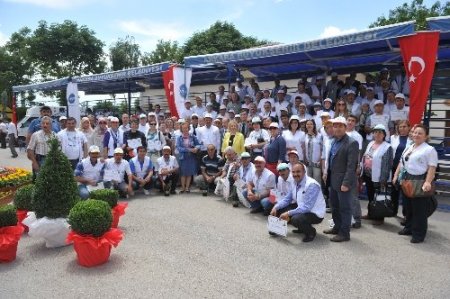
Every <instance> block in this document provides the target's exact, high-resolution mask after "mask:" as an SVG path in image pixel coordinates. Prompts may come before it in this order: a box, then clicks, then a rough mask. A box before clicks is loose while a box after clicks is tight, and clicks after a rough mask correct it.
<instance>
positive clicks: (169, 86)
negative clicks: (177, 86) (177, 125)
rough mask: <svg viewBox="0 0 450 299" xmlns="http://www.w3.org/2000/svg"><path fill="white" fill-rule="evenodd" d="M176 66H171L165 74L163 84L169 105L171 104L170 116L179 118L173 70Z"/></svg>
mask: <svg viewBox="0 0 450 299" xmlns="http://www.w3.org/2000/svg"><path fill="white" fill-rule="evenodd" d="M174 67H175V65H171V66H169V69H168V70H167V71H165V72H163V84H164V90H165V92H166V98H167V103H168V104H169V110H170V114H171V115H173V116H176V117H177V118H178V112H177V107H176V106H175V93H174V83H173V69H174Z"/></svg>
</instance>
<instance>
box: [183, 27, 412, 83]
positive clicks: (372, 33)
mask: <svg viewBox="0 0 450 299" xmlns="http://www.w3.org/2000/svg"><path fill="white" fill-rule="evenodd" d="M413 33H414V22H405V23H399V24H394V25H389V26H384V27H378V28H373V29H369V30H365V31H360V32H357V33H352V34H346V35H341V36H335V37H330V38H325V39H320V40H313V41H308V42H302V43H294V44H283V45H276V46H269V47H262V48H252V49H246V50H240V51H232V52H225V53H217V54H208V55H199V56H190V57H186V58H185V60H184V61H185V65H186V66H188V67H194V68H195V67H204V66H213V65H214V66H224V65H233V66H234V67H236V68H238V69H246V70H249V71H251V72H252V73H253V74H255V75H256V76H258V79H260V80H261V78H263V77H266V76H269V77H279V76H280V75H283V74H293V73H295V74H298V73H317V72H323V71H330V70H335V71H342V72H344V71H352V70H361V68H364V69H365V70H370V68H374V69H378V68H379V67H380V65H389V64H396V65H399V64H401V62H402V61H401V55H400V49H399V48H398V42H397V38H398V37H400V36H404V35H410V34H413Z"/></svg>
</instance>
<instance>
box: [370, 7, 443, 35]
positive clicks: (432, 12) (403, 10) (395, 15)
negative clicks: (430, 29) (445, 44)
mask: <svg viewBox="0 0 450 299" xmlns="http://www.w3.org/2000/svg"><path fill="white" fill-rule="evenodd" d="M449 14H450V2H449V1H447V2H446V3H445V4H444V5H442V4H441V2H440V1H436V2H435V3H434V4H433V5H431V7H429V8H428V7H427V6H426V5H424V4H423V0H413V1H411V3H410V4H408V3H406V2H405V3H403V4H402V5H400V6H398V7H396V8H394V9H391V10H389V16H388V17H387V18H386V17H385V16H381V17H378V19H377V20H376V21H375V22H373V23H372V24H370V26H369V27H370V28H373V27H379V26H385V25H390V24H396V23H401V22H406V21H412V20H415V21H416V30H425V29H427V24H426V18H429V17H438V16H446V15H449Z"/></svg>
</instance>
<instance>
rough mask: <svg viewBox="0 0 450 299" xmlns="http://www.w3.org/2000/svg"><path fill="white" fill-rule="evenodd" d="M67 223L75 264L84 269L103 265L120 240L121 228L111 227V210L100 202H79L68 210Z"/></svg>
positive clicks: (93, 200)
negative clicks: (75, 256) (75, 254)
mask: <svg viewBox="0 0 450 299" xmlns="http://www.w3.org/2000/svg"><path fill="white" fill-rule="evenodd" d="M69 223H70V225H71V229H72V230H71V231H70V233H69V235H68V236H67V242H68V243H70V242H73V248H74V249H75V252H76V253H77V260H78V263H79V264H80V265H82V266H85V267H93V266H98V265H101V264H103V263H106V262H107V261H108V259H109V256H110V254H111V247H112V246H114V247H117V245H119V242H120V241H121V240H122V237H123V234H122V231H121V230H120V229H117V228H111V223H112V213H111V208H110V206H109V205H108V203H106V202H104V201H101V200H95V199H89V200H85V201H80V202H78V203H77V204H76V205H75V206H74V207H73V208H72V210H70V214H69Z"/></svg>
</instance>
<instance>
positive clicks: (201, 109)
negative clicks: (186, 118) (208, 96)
mask: <svg viewBox="0 0 450 299" xmlns="http://www.w3.org/2000/svg"><path fill="white" fill-rule="evenodd" d="M195 103H196V105H195V106H194V107H193V108H192V111H193V112H194V113H195V114H197V115H198V116H200V117H203V115H204V114H205V111H206V108H205V106H203V100H202V98H201V97H195Z"/></svg>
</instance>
